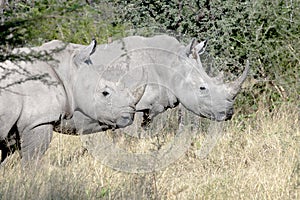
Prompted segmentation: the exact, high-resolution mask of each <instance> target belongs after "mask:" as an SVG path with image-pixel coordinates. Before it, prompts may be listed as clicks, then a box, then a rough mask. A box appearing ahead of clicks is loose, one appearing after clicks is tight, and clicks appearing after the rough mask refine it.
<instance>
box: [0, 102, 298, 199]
mask: <svg viewBox="0 0 300 200" xmlns="http://www.w3.org/2000/svg"><path fill="white" fill-rule="evenodd" d="M200 130H203V127H202V128H199V131H200ZM162 134H163V133H162ZM223 134H224V135H223V137H222V138H221V139H220V140H219V141H218V143H217V145H216V146H215V148H214V149H213V150H212V152H211V153H210V154H209V156H208V157H207V158H206V159H202V160H200V159H198V158H197V157H196V155H195V152H196V150H199V148H200V146H201V142H202V141H203V140H204V137H205V136H204V134H200V133H199V134H196V138H195V139H194V140H193V144H192V145H191V147H190V149H189V150H188V151H187V152H186V154H185V155H184V156H182V157H181V158H180V159H179V160H177V161H176V162H175V163H173V164H172V165H170V166H168V167H167V168H165V169H163V170H161V171H159V172H155V173H148V174H129V173H124V172H118V171H115V170H112V169H110V168H108V167H106V166H103V165H101V163H100V161H97V160H95V159H94V158H93V157H92V156H90V155H89V154H88V153H87V152H85V151H84V150H83V149H82V147H81V141H80V137H76V136H67V135H61V134H55V135H54V138H53V141H52V143H51V147H50V149H49V150H48V151H47V153H46V155H44V156H43V159H42V162H41V164H40V166H39V167H38V168H37V169H36V170H32V171H29V170H25V171H24V170H22V167H21V165H20V162H19V156H18V154H14V155H13V156H12V157H10V158H9V160H8V162H7V164H6V165H5V166H4V167H3V168H2V169H0V173H1V175H0V199H101V198H103V199H299V198H300V128H299V110H297V106H295V105H283V106H281V107H279V108H277V109H276V110H275V111H274V112H272V113H269V112H267V111H266V110H265V109H259V111H258V112H257V113H255V117H253V118H248V119H245V120H244V121H240V119H237V118H234V119H233V120H232V121H229V122H226V123H225V127H224V133H223ZM126 144H127V145H128V144H130V145H132V146H134V145H135V144H134V143H130V142H129V143H128V142H127V143H126ZM138 147H139V148H143V147H144V148H148V147H149V145H148V146H147V145H143V144H138ZM142 151H143V150H142Z"/></svg>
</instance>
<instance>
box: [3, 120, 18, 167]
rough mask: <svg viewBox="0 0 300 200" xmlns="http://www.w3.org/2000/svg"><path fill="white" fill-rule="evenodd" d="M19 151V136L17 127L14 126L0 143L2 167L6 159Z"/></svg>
mask: <svg viewBox="0 0 300 200" xmlns="http://www.w3.org/2000/svg"><path fill="white" fill-rule="evenodd" d="M19 149H20V136H19V132H18V129H17V126H16V125H14V126H13V127H12V129H11V130H10V131H9V134H8V136H7V138H6V139H5V140H2V141H1V142H0V150H1V161H0V163H1V164H2V165H3V164H4V161H5V160H6V158H7V157H8V156H9V155H11V154H13V153H14V152H15V151H16V150H19Z"/></svg>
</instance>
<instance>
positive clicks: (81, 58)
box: [74, 39, 97, 64]
mask: <svg viewBox="0 0 300 200" xmlns="http://www.w3.org/2000/svg"><path fill="white" fill-rule="evenodd" d="M96 46H97V41H96V40H95V39H93V40H92V42H91V43H90V44H89V45H88V46H86V47H84V48H82V49H80V51H79V52H78V53H77V54H76V55H75V57H74V60H75V62H76V64H80V63H83V62H85V63H89V62H90V56H91V55H92V54H93V53H94V52H95V51H96Z"/></svg>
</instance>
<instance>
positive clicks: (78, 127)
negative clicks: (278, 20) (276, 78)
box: [58, 35, 249, 134]
mask: <svg viewBox="0 0 300 200" xmlns="http://www.w3.org/2000/svg"><path fill="white" fill-rule="evenodd" d="M205 47H206V41H204V42H201V43H197V42H196V41H195V40H193V41H192V42H191V43H190V44H189V45H187V46H184V45H182V44H180V43H179V42H178V41H177V40H176V39H175V38H173V37H170V36H167V35H160V36H155V37H151V38H145V37H140V36H131V37H126V38H124V39H122V40H118V41H115V42H113V43H111V44H104V45H100V46H98V48H97V49H96V52H95V53H94V54H93V55H92V56H91V61H92V62H93V63H94V64H95V65H96V66H97V67H98V69H101V70H103V71H104V74H103V76H105V77H107V78H108V79H109V80H111V81H118V80H119V78H120V77H122V75H123V74H126V73H128V72H131V73H132V72H133V74H132V77H134V76H137V75H138V74H137V73H136V74H134V71H136V69H138V68H140V67H143V68H144V70H145V71H146V72H147V75H148V84H147V86H146V90H145V93H144V95H143V96H142V98H141V100H140V101H139V102H138V104H137V106H136V111H138V112H143V113H144V116H143V119H144V121H143V123H142V126H144V127H147V125H148V124H149V123H150V122H151V120H152V119H153V117H155V116H156V115H158V114H159V113H162V112H164V111H165V110H167V109H168V108H174V107H176V106H177V105H178V104H179V103H181V104H182V105H183V106H184V107H185V108H186V109H188V110H190V111H191V112H193V113H195V114H196V115H198V116H201V117H205V118H209V119H211V120H216V121H224V120H228V119H230V118H231V117H232V115H233V104H234V99H235V97H236V95H237V94H238V92H239V91H240V88H241V85H242V83H243V82H244V80H245V79H246V76H247V73H248V71H249V63H248V62H247V66H246V68H245V70H244V72H243V74H242V75H241V77H239V78H238V79H237V80H236V81H234V82H231V83H227V84H224V83H223V82H222V78H221V77H214V78H212V77H209V76H208V75H207V73H206V72H205V70H204V69H203V67H202V64H201V61H200V57H199V55H200V54H201V53H203V51H204V50H205ZM116 69H118V70H116ZM105 70H106V71H105ZM116 72H118V73H116ZM132 81H135V80H132ZM62 127H64V128H62V129H60V130H58V131H59V132H63V133H69V134H70V133H71V134H77V132H79V133H80V134H89V133H93V132H98V131H102V129H101V127H99V126H98V125H97V123H95V121H93V120H92V119H89V118H87V117H85V116H84V115H82V114H80V113H78V114H77V115H75V116H74V117H73V118H72V119H71V120H64V121H63V123H62ZM66 129H67V130H68V131H65V130H66Z"/></svg>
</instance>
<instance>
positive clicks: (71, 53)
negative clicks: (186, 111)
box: [0, 40, 144, 164]
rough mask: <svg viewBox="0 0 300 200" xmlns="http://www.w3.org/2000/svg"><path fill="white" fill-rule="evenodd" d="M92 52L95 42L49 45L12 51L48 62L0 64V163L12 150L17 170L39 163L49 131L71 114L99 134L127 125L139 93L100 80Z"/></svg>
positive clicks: (50, 134)
mask: <svg viewBox="0 0 300 200" xmlns="http://www.w3.org/2000/svg"><path fill="white" fill-rule="evenodd" d="M95 48H96V41H95V40H93V41H92V42H91V44H90V45H88V46H84V45H77V44H71V43H70V44H65V43H63V42H61V41H58V40H54V41H51V42H48V43H45V44H43V45H42V46H39V47H33V48H20V49H15V50H14V53H23V54H27V53H32V52H38V53H40V54H41V55H42V54H43V55H48V54H50V55H51V59H48V60H40V59H38V60H36V61H33V62H27V61H20V62H18V63H13V62H11V61H5V62H3V63H0V66H1V67H0V102H1V103H0V150H1V153H2V155H1V163H4V161H5V159H6V157H7V156H8V155H9V154H10V153H12V152H14V150H15V149H19V150H20V155H21V159H22V163H23V164H25V163H29V162H28V161H32V160H35V159H36V160H39V159H38V158H40V157H41V156H42V155H43V154H44V152H45V151H46V150H47V148H48V146H49V144H50V141H51V138H52V133H53V126H57V124H59V122H60V121H61V120H62V119H70V118H71V117H72V115H73V114H74V112H78V113H81V114H82V115H83V116H84V117H86V118H88V119H92V120H93V122H94V123H95V124H97V126H98V128H101V129H103V130H106V129H110V128H122V127H125V126H128V125H130V124H132V122H133V117H134V113H135V105H136V103H137V102H138V101H139V100H140V98H141V95H142V93H143V92H144V89H143V90H142V91H141V90H140V91H137V92H136V93H135V94H133V93H132V92H131V91H130V90H129V89H128V88H126V87H125V85H124V84H122V83H120V82H119V83H112V82H111V81H109V80H105V79H104V77H103V76H102V75H101V73H100V72H99V71H98V70H96V68H95V67H94V66H93V64H92V61H91V60H90V56H91V54H93V53H94V52H95Z"/></svg>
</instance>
